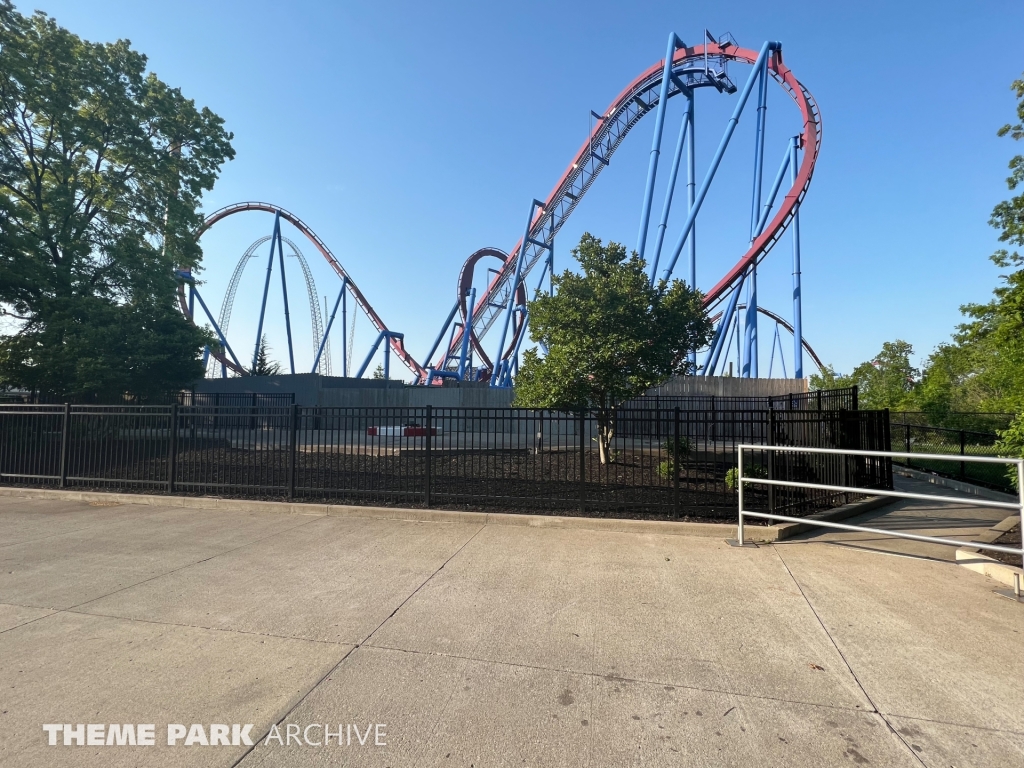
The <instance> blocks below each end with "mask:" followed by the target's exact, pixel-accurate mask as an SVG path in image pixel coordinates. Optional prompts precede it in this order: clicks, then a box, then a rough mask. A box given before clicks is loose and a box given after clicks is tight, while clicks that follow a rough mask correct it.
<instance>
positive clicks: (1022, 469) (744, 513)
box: [736, 444, 1024, 558]
mask: <svg viewBox="0 0 1024 768" xmlns="http://www.w3.org/2000/svg"><path fill="white" fill-rule="evenodd" d="M747 450H758V451H776V452H778V453H821V454H831V455H836V456H876V457H880V458H903V457H913V458H916V459H935V460H938V461H973V462H976V463H986V464H1007V465H1016V467H1017V491H1018V494H1019V495H1018V499H1017V501H1016V502H1008V501H989V500H983V499H977V498H974V497H963V496H931V495H928V494H922V493H907V492H904V491H890V490H887V489H875V488H852V487H849V486H842V485H823V484H818V483H806V482H800V481H797V480H769V479H766V478H759V477H744V476H743V453H744V451H747ZM737 455H738V464H737V472H738V474H739V478H738V481H739V482H738V483H737V491H738V496H739V524H738V526H737V529H736V540H737V544H739V546H741V547H742V546H744V537H743V520H744V518H745V517H755V518H759V519H762V520H774V521H779V522H786V523H804V524H806V525H816V526H818V527H820V528H833V529H836V530H841V531H854V532H860V533H870V534H874V535H878V536H892V537H894V538H899V539H909V540H911V541H923V542H927V543H931V544H945V545H947V546H953V547H976V548H978V549H987V550H990V551H993V552H1005V553H1007V554H1011V555H1020V556H1021V557H1022V558H1024V525H1022V526H1021V546H1020V547H1005V546H1001V545H997V544H987V543H984V542H980V541H963V540H960V539H947V538H943V537H940V536H922V535H920V534H915V533H903V532H902V531H887V530H884V529H882V528H867V527H864V526H860V525H847V524H844V523H832V522H828V521H825V520H815V519H812V518H805V517H788V516H786V515H778V514H774V513H772V512H753V511H751V510H746V509H744V508H743V488H744V486H745V485H747V484H750V485H768V486H786V487H790V488H809V489H813V490H826V491H837V492H841V493H861V494H863V493H870V494H872V495H875V496H891V497H895V498H901V499H922V500H925V501H933V502H940V503H947V504H949V503H954V504H955V503H964V502H966V503H968V504H973V505H974V506H977V507H999V508H1002V509H1016V510H1017V511H1018V513H1020V514H1021V515H1022V517H1024V459H1008V458H1002V457H998V456H961V455H956V456H955V458H953V457H950V455H949V454H928V453H903V452H900V451H860V450H847V449H843V448H802V447H799V446H792V445H749V444H743V445H739V446H737Z"/></svg>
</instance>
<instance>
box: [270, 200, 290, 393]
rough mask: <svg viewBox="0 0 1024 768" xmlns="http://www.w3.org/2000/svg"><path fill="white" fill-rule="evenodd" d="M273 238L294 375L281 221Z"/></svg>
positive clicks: (275, 229) (276, 224) (277, 222)
mask: <svg viewBox="0 0 1024 768" xmlns="http://www.w3.org/2000/svg"><path fill="white" fill-rule="evenodd" d="M274 237H275V238H277V256H278V258H279V259H280V262H281V295H282V296H283V297H284V329H285V332H286V333H287V334H288V365H289V368H290V370H291V372H292V375H295V352H294V350H293V349H292V320H291V315H290V313H289V312H288V281H287V280H286V279H285V276H284V244H283V243H282V242H281V220H280V218H278V220H277V221H276V222H275V224H274Z"/></svg>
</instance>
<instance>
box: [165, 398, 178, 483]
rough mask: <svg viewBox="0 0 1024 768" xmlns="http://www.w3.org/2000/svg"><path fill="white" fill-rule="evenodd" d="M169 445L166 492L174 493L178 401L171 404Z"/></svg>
mask: <svg viewBox="0 0 1024 768" xmlns="http://www.w3.org/2000/svg"><path fill="white" fill-rule="evenodd" d="M170 438H171V439H170V446H169V447H168V451H169V453H168V454H167V492H168V493H174V476H175V475H176V474H177V473H178V403H177V402H174V403H172V404H171V429H170Z"/></svg>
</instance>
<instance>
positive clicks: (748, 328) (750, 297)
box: [743, 264, 757, 379]
mask: <svg viewBox="0 0 1024 768" xmlns="http://www.w3.org/2000/svg"><path fill="white" fill-rule="evenodd" d="M748 275H749V277H748V280H749V282H748V283H747V309H746V311H745V312H744V313H743V325H744V330H743V341H744V348H743V378H745V379H756V378H757V265H756V264H751V265H750V269H749V270H748Z"/></svg>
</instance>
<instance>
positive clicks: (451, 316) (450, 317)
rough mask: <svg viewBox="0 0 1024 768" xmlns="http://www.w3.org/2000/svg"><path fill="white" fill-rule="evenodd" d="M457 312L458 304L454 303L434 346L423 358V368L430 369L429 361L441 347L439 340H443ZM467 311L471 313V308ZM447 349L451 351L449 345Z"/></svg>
mask: <svg viewBox="0 0 1024 768" xmlns="http://www.w3.org/2000/svg"><path fill="white" fill-rule="evenodd" d="M458 311H459V302H458V301H456V302H455V303H454V304H453V305H452V311H451V312H449V313H448V319H447V320H445V321H444V325H442V326H441V332H440V333H438V334H437V338H436V339H434V346H432V347H431V348H430V351H429V352H427V356H426V357H425V358H423V367H424V368H429V367H430V359H431V358H432V357H433V356H434V353H435V352H436V351H437V348H438V347H439V346H440V345H441V339H443V338H444V334H445V332H446V331H447V330H448V327H449V326H450V325H451V324H452V320H454V319H455V313H456V312H458ZM469 311H470V312H472V311H473V308H472V307H470V308H469ZM465 335H466V334H463V336H465ZM449 349H451V345H450V344H449Z"/></svg>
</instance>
